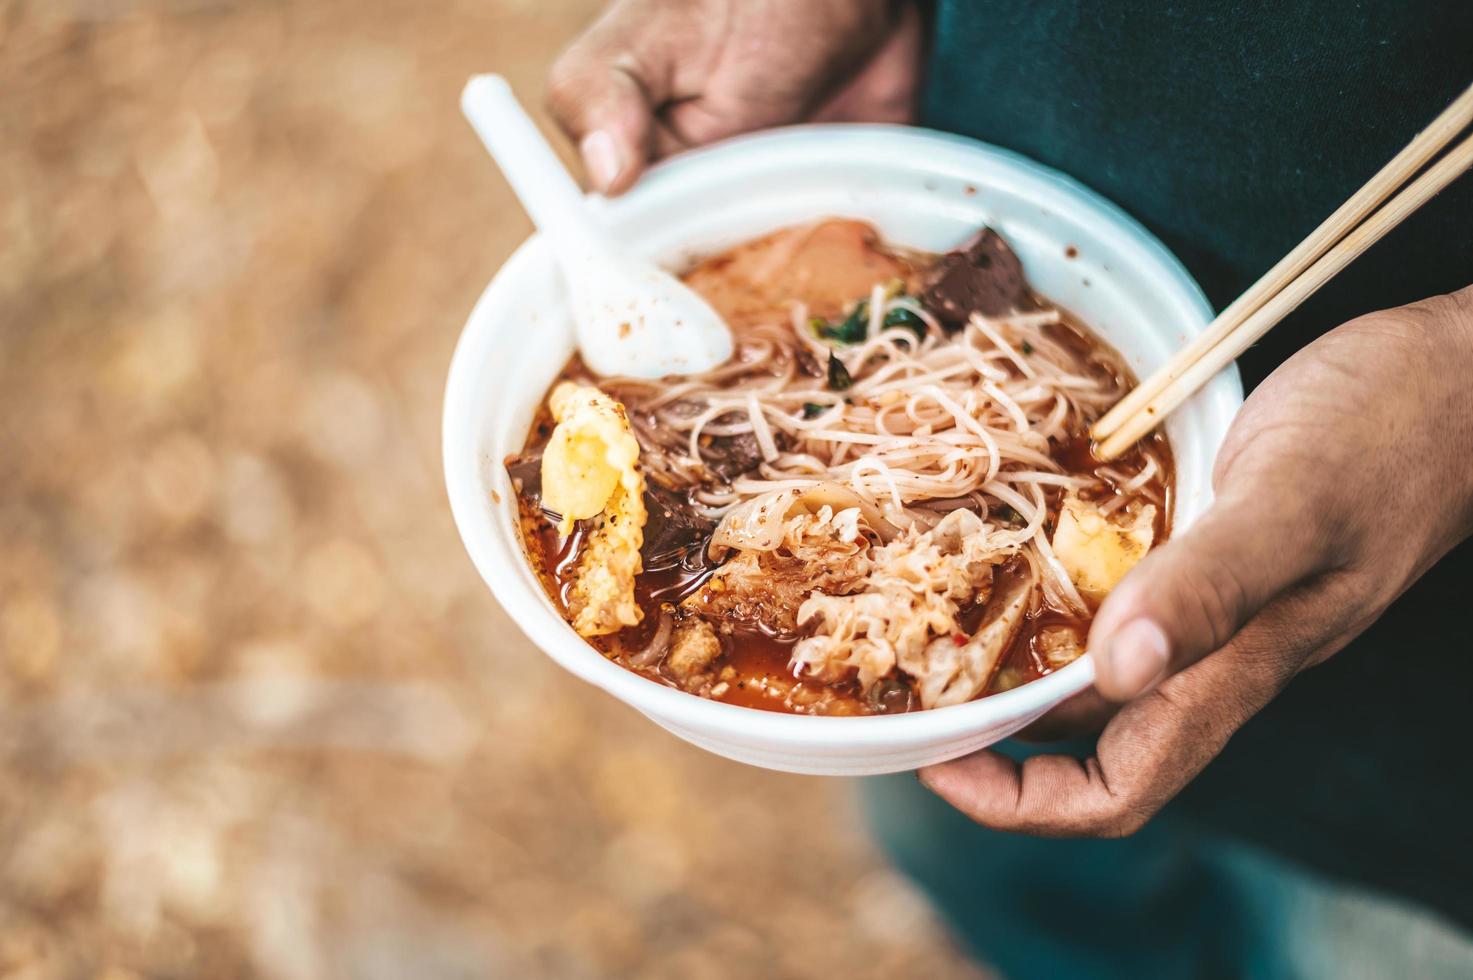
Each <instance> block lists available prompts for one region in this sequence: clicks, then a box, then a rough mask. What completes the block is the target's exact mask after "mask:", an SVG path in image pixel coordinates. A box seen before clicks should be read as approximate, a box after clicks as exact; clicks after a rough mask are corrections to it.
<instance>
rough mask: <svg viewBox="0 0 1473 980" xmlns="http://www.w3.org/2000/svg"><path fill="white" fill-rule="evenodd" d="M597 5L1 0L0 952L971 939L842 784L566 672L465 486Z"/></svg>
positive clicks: (472, 960)
mask: <svg viewBox="0 0 1473 980" xmlns="http://www.w3.org/2000/svg"><path fill="white" fill-rule="evenodd" d="M590 8H591V4H590V3H588V2H585V0H579V2H572V0H567V2H552V3H536V2H532V0H520V2H517V0H510V2H508V0H503V2H496V0H476V2H472V0H446V2H439V3H423V2H418V3H416V2H410V0H398V2H393V0H378V2H372V3H354V2H347V0H314V2H305V0H303V2H290V3H288V2H285V0H280V2H269V0H262V2H257V3H245V2H240V3H226V2H217V0H32V2H4V0H0V976H4V977H11V976H15V977H22V976H23V977H28V978H32V977H33V978H45V977H73V976H77V977H94V976H95V977H108V978H111V980H120V978H123V977H134V976H138V977H144V976H147V977H155V976H157V977H186V976H188V977H194V976H209V977H217V976H224V977H229V976H263V977H282V978H292V980H295V978H303V980H306V978H317V977H366V978H390V977H417V978H439V977H470V976H488V975H489V976H507V977H538V978H540V977H618V976H631V977H632V976H638V977H682V978H700V977H769V976H782V977H825V978H826V977H833V976H842V977H855V978H864V977H877V978H878V977H884V978H893V977H896V976H925V977H936V978H943V977H973V976H977V975H978V974H977V971H976V970H975V968H973V967H971V966H969V965H967V964H966V962H965V961H964V960H963V959H962V958H961V957H960V956H958V955H957V954H956V952H955V951H954V950H953V949H952V948H951V947H950V946H949V945H948V943H947V942H946V940H945V939H944V938H943V937H942V936H941V935H940V934H939V932H938V931H937V929H936V926H935V925H934V923H933V921H932V920H931V919H930V917H929V914H928V912H927V911H926V909H925V907H924V905H923V904H922V903H921V902H920V901H919V899H918V898H917V897H916V896H915V895H914V893H912V892H911V891H909V890H908V888H907V887H906V886H905V885H904V884H903V883H902V882H900V881H899V880H898V879H897V878H896V877H895V876H894V875H892V874H891V873H890V872H888V871H887V870H885V869H884V867H883V865H882V864H881V863H880V862H879V860H878V859H877V857H876V856H875V854H874V853H873V851H872V849H871V847H870V846H869V844H868V843H867V842H866V840H865V838H864V836H863V833H862V831H861V829H860V828H859V827H858V826H857V822H856V816H855V814H854V812H853V811H852V808H851V807H850V806H849V805H848V801H847V796H846V794H847V787H846V786H845V785H844V784H842V783H837V782H831V781H821V780H813V779H802V778H797V777H785V776H780V775H776V774H772V773H765V772H760V771H757V770H754V769H747V768H744V767H741V766H738V765H736V764H733V763H727V762H724V761H721V760H718V759H716V758H713V757H711V756H707V755H705V754H703V753H701V752H698V751H696V750H694V749H690V748H687V747H685V746H684V745H682V744H680V743H678V742H676V741H675V740H674V739H673V738H671V737H670V736H667V735H665V734H663V733H662V732H660V731H658V730H656V729H655V728H654V727H653V726H651V725H650V724H649V723H647V722H645V721H644V720H643V719H641V718H639V717H637V716H635V715H633V714H632V713H631V712H630V711H628V710H626V709H624V708H622V707H620V706H618V705H616V704H614V703H612V702H611V701H609V700H608V699H606V698H604V697H603V696H600V695H597V694H596V693H595V692H593V691H592V690H590V689H587V688H585V687H583V686H581V685H580V684H578V683H577V682H575V681H574V680H572V679H571V678H569V677H568V676H566V675H564V674H562V673H560V672H559V671H557V670H556V669H555V668H553V667H552V666H550V664H549V663H548V662H547V661H546V660H545V659H544V658H543V657H542V656H541V655H540V654H538V653H537V652H536V651H535V650H533V649H532V648H531V647H530V646H529V645H528V644H527V643H526V642H525V641H524V640H523V639H522V638H521V636H520V634H519V633H518V632H517V631H516V629H515V627H514V626H512V625H511V623H510V621H509V620H508V619H507V618H506V616H505V615H503V614H502V613H501V611H500V610H499V609H498V608H497V607H496V606H495V604H494V602H493V601H492V599H491V597H490V595H489V594H488V593H487V592H486V590H485V589H484V587H483V586H482V584H481V582H480V580H479V579H478V578H477V577H476V575H475V574H474V572H473V570H472V569H471V566H470V563H469V562H468V560H467V559H466V556H465V553H464V551H463V549H462V548H461V545H460V542H459V540H458V538H457V536H456V534H455V530H454V527H453V526H452V524H451V520H450V515H449V511H448V507H447V505H446V503H445V500H444V494H443V490H442V484H441V477H440V458H439V417H438V416H439V410H440V394H441V386H442V383H443V380H444V375H445V370H446V366H447V364H448V360H449V356H450V351H451V348H452V345H453V344H454V342H455V339H456V336H457V334H458V333H459V330H460V327H461V324H462V322H463V320H464V318H465V316H466V314H467V313H468V311H469V309H470V307H471V304H472V303H473V301H474V300H475V298H476V296H477V294H478V293H479V291H480V289H481V288H482V287H483V285H484V284H485V282H486V280H487V279H488V278H489V276H490V275H491V273H492V272H493V271H494V270H495V268H496V267H497V265H498V264H499V263H500V262H501V260H502V259H503V258H504V257H505V256H506V255H507V254H508V253H509V252H510V250H511V249H512V247H513V246H514V245H515V244H516V243H517V242H518V241H519V240H520V239H521V238H522V237H523V236H524V234H525V233H526V231H527V224H526V221H525V219H524V218H523V216H522V214H521V212H520V211H519V210H518V209H517V207H516V206H515V205H514V203H513V202H512V201H511V199H510V197H509V193H508V191H507V190H506V189H505V187H504V185H503V184H502V183H501V180H500V178H499V177H498V175H497V174H496V172H495V170H494V168H493V167H492V165H491V164H490V163H489V161H488V160H487V159H486V158H485V157H484V155H483V153H482V151H481V149H480V148H479V145H478V144H477V143H476V141H475V139H474V138H473V136H472V135H471V133H470V131H469V129H468V128H467V127H466V125H465V124H464V123H463V122H462V120H461V118H460V116H459V114H458V111H457V108H456V102H457V96H458V93H459V89H460V86H461V84H462V82H463V80H464V79H465V77H466V76H467V75H468V74H470V73H472V72H473V71H475V70H480V69H487V68H495V69H498V70H501V71H503V72H505V73H506V74H508V75H510V76H511V77H512V79H513V81H514V83H517V84H519V87H520V88H521V90H522V91H523V92H524V93H533V92H536V91H537V90H538V89H539V83H540V78H541V75H542V72H543V71H544V69H545V67H546V65H547V64H548V62H549V60H550V58H551V56H552V53H553V52H554V51H555V50H556V48H557V47H558V45H559V44H560V43H561V42H562V41H563V40H564V39H565V38H567V37H568V36H569V35H570V34H571V33H572V32H573V31H574V30H575V29H576V28H577V27H578V26H579V25H580V24H581V23H582V22H583V21H584V20H585V19H586V18H587V17H588V15H589V11H590Z"/></svg>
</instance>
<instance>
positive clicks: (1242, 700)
mask: <svg viewBox="0 0 1473 980" xmlns="http://www.w3.org/2000/svg"><path fill="white" fill-rule="evenodd" d="M1358 595H1359V590H1358V589H1357V588H1356V587H1355V584H1354V583H1353V582H1351V581H1350V580H1349V579H1348V578H1347V577H1346V576H1344V575H1341V574H1339V573H1332V574H1330V575H1328V576H1325V577H1323V578H1320V579H1317V580H1315V582H1314V583H1312V584H1311V585H1309V586H1305V587H1301V588H1299V589H1296V590H1294V591H1292V592H1291V593H1289V594H1287V595H1285V596H1284V597H1283V598H1281V599H1280V600H1278V601H1276V602H1274V603H1272V604H1270V605H1269V607H1268V608H1266V609H1265V610H1264V612H1263V613H1262V614H1260V615H1259V616H1258V617H1257V618H1256V619H1254V620H1253V622H1252V623H1251V624H1249V626H1248V627H1246V628H1245V629H1243V630H1242V631H1241V632H1240V633H1239V634H1238V636H1237V638H1236V639H1234V640H1233V641H1232V642H1231V643H1230V644H1229V645H1228V646H1227V647H1226V648H1225V649H1223V650H1222V651H1221V652H1219V653H1218V654H1217V655H1215V656H1212V657H1209V658H1207V659H1205V660H1203V661H1201V662H1199V663H1197V664H1195V665H1193V666H1192V667H1190V668H1188V669H1187V670H1185V671H1183V672H1181V673H1180V674H1177V675H1175V676H1173V677H1171V678H1169V679H1167V680H1166V681H1165V682H1163V683H1162V684H1161V685H1160V686H1159V687H1158V688H1156V689H1155V690H1153V691H1151V692H1150V693H1148V694H1146V695H1145V696H1143V697H1141V698H1138V699H1136V700H1135V701H1132V702H1131V703H1129V704H1127V705H1125V706H1124V707H1122V708H1121V709H1120V711H1119V713H1118V714H1117V715H1116V716H1115V718H1114V719H1113V720H1112V721H1111V722H1110V723H1109V724H1108V725H1107V726H1106V727H1105V730H1104V732H1103V733H1102V734H1101V736H1100V738H1099V741H1098V742H1097V744H1096V748H1095V756H1094V758H1091V759H1085V760H1080V759H1074V758H1070V757H1068V756H1061V755H1043V756H1035V757H1033V758H1030V759H1028V760H1027V761H1025V762H1023V763H1022V764H1021V765H1019V764H1018V763H1016V762H1014V761H1013V760H1011V759H1008V758H1006V757H1004V756H1002V755H999V754H997V753H994V752H983V753H979V754H977V755H974V756H969V757H967V758H965V759H959V760H956V761H954V762H948V763H944V764H942V765H940V766H932V767H929V768H928V769H925V770H923V771H922V773H921V781H922V782H923V783H925V784H926V785H927V786H928V787H930V788H931V789H932V790H933V791H934V792H936V793H937V794H938V795H940V796H941V797H942V798H943V799H945V800H947V802H949V803H951V804H952V805H953V806H955V807H956V808H957V809H959V810H961V811H962V812H963V813H965V814H967V815H968V816H969V817H971V818H972V819H973V820H976V821H977V822H978V823H981V824H983V825H985V826H987V827H991V828H993V829H996V830H1007V831H1017V832H1021V833H1031V834H1040V835H1045V836H1095V837H1118V836H1123V835H1126V834H1130V833H1133V832H1135V831H1136V830H1137V829H1139V828H1140V827H1141V826H1143V825H1144V824H1145V822H1146V821H1147V820H1148V819H1150V817H1151V816H1152V815H1154V814H1155V813H1156V812H1157V811H1158V810H1159V809H1160V808H1161V807H1162V806H1163V805H1164V804H1165V803H1166V802H1167V801H1168V800H1170V799H1171V798H1172V797H1173V796H1175V795H1176V794H1177V793H1178V792H1180V790H1181V788H1182V787H1183V786H1185V785H1186V784H1187V783H1188V782H1190V781H1191V780H1192V779H1193V778H1194V777H1195V776H1196V775H1197V774H1198V773H1199V772H1201V771H1202V769H1203V768H1204V767H1205V766H1206V765H1207V763H1208V762H1210V761H1211V760H1212V759H1213V758H1214V757H1215V756H1216V755H1217V754H1218V753H1219V752H1220V751H1222V748H1223V746H1224V745H1226V744H1227V741H1228V739H1229V738H1230V737H1231V736H1232V734H1233V733H1234V732H1235V731H1237V730H1238V728H1240V727H1241V726H1242V724H1243V723H1244V722H1245V721H1246V720H1247V719H1248V718H1250V717H1252V715H1254V714H1255V713H1256V712H1257V711H1258V710H1259V709H1261V708H1262V707H1263V705H1265V704H1266V703H1268V701H1269V700H1270V699H1272V698H1273V697H1274V696H1275V695H1276V694H1277V693H1278V692H1279V691H1280V690H1282V688H1283V686H1284V685H1285V684H1287V683H1288V682H1289V680H1290V679H1291V678H1292V677H1293V676H1294V674H1295V672H1296V671H1297V670H1298V669H1299V668H1300V667H1301V666H1302V665H1303V664H1305V663H1307V662H1311V663H1312V662H1318V661H1319V660H1321V659H1323V657H1324V656H1328V654H1329V653H1330V652H1333V651H1334V650H1337V649H1339V648H1340V647H1343V646H1344V645H1345V643H1347V642H1349V640H1350V639H1351V638H1352V637H1353V636H1354V635H1355V634H1356V633H1358V632H1359V631H1360V630H1362V629H1364V628H1365V626H1366V625H1367V624H1368V623H1369V622H1370V621H1371V620H1372V619H1374V613H1353V612H1351V611H1350V610H1351V609H1353V608H1355V607H1358V606H1359V605H1361V603H1359V601H1358Z"/></svg>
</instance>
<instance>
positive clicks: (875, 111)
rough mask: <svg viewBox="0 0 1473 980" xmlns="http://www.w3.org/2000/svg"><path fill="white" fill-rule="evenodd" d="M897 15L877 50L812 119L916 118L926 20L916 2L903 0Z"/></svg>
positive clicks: (871, 120)
mask: <svg viewBox="0 0 1473 980" xmlns="http://www.w3.org/2000/svg"><path fill="white" fill-rule="evenodd" d="M899 15H900V16H899V20H898V22H897V23H896V25H895V27H894V29H893V30H891V31H890V33H889V37H888V39H887V40H886V41H885V42H884V44H883V45H881V47H880V50H879V51H878V52H876V54H875V56H874V57H873V58H872V59H871V60H870V62H869V63H868V64H867V65H865V66H864V68H862V69H861V70H860V71H859V73H858V74H857V75H855V76H854V78H852V79H851V80H850V81H849V82H848V83H847V84H846V85H845V86H844V87H843V88H842V89H840V90H839V91H838V92H837V93H836V94H835V95H834V96H833V98H831V99H829V100H828V101H827V102H826V103H824V105H823V106H821V107H820V108H819V110H818V111H817V112H815V113H814V114H813V121H814V122H868V123H910V122H914V121H915V115H916V103H917V101H918V99H919V95H920V77H921V62H922V60H923V58H924V56H925V24H924V23H923V22H922V19H921V11H920V7H919V5H918V4H914V3H907V4H902V5H901V7H900V11H899Z"/></svg>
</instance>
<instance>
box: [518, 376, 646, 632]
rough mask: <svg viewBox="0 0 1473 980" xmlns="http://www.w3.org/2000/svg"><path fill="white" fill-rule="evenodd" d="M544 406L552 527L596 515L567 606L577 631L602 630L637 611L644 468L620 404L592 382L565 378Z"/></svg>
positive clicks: (545, 489)
mask: <svg viewBox="0 0 1473 980" xmlns="http://www.w3.org/2000/svg"><path fill="white" fill-rule="evenodd" d="M548 407H549V408H550V409H551V410H552V417H553V419H554V420H555V421H556V422H557V427H556V428H555V429H553V432H552V438H551V440H550V441H549V442H548V444H547V449H546V450H545V451H544V452H543V454H542V503H543V506H545V507H546V508H547V509H548V510H552V511H556V512H557V513H558V514H560V515H561V516H562V521H561V523H559V525H558V533H560V534H564V535H566V534H569V533H570V532H571V531H572V530H573V524H574V522H576V521H583V520H589V519H596V524H595V526H594V528H593V530H592V531H591V532H590V533H589V536H588V539H587V541H586V542H585V543H584V546H583V554H582V556H581V557H580V558H579V561H578V569H577V573H576V577H575V579H574V582H573V588H572V590H571V592H570V594H569V596H568V611H569V612H570V613H571V614H572V617H573V629H575V630H576V631H577V632H578V634H579V635H580V636H602V635H605V634H608V633H615V632H618V631H619V630H620V629H623V628H624V627H625V626H635V625H637V624H638V623H639V621H640V620H641V619H642V618H643V613H642V612H641V611H640V608H639V604H638V603H637V602H636V601H635V598H634V579H635V576H637V575H638V574H639V573H640V570H641V568H642V561H641V558H640V554H639V549H640V547H641V546H642V545H643V544H644V524H645V520H646V516H647V515H646V514H645V508H644V475H643V474H642V473H641V472H640V469H639V442H638V441H637V440H636V439H635V438H634V432H633V430H632V429H631V428H630V427H629V418H628V416H627V415H626V414H625V411H624V406H623V405H620V404H619V403H618V402H617V401H615V400H614V399H612V398H610V397H609V396H608V395H606V394H604V393H603V392H602V391H600V390H599V389H597V388H595V387H593V386H591V385H579V384H574V383H573V382H571V381H565V382H563V383H561V384H559V385H558V386H557V387H556V388H554V389H553V390H552V394H551V396H549V398H548Z"/></svg>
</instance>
